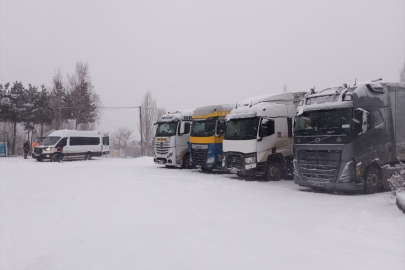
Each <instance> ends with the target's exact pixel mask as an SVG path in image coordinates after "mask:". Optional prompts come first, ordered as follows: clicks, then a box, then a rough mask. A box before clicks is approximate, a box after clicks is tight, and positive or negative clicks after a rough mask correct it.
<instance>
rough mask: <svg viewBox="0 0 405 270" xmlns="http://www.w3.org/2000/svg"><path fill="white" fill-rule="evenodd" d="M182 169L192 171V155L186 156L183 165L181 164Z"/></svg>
mask: <svg viewBox="0 0 405 270" xmlns="http://www.w3.org/2000/svg"><path fill="white" fill-rule="evenodd" d="M181 168H182V169H190V168H191V166H190V154H185V155H184V157H183V163H182V164H181Z"/></svg>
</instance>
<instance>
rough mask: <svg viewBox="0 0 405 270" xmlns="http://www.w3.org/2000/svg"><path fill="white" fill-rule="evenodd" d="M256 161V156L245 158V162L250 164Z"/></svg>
mask: <svg viewBox="0 0 405 270" xmlns="http://www.w3.org/2000/svg"><path fill="white" fill-rule="evenodd" d="M255 162H256V157H248V158H245V164H251V163H255Z"/></svg>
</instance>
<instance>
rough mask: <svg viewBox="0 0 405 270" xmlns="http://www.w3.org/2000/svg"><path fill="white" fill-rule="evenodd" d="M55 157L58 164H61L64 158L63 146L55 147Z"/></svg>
mask: <svg viewBox="0 0 405 270" xmlns="http://www.w3.org/2000/svg"><path fill="white" fill-rule="evenodd" d="M56 155H58V159H59V162H61V161H62V160H63V157H64V154H63V146H61V145H58V147H56Z"/></svg>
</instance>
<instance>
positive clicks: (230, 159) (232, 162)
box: [225, 154, 243, 170]
mask: <svg viewBox="0 0 405 270" xmlns="http://www.w3.org/2000/svg"><path fill="white" fill-rule="evenodd" d="M242 160H243V159H242V155H240V154H230V155H227V156H226V158H225V163H226V167H227V168H237V169H240V170H241V169H242Z"/></svg>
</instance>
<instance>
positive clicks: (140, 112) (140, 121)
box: [139, 106, 143, 156]
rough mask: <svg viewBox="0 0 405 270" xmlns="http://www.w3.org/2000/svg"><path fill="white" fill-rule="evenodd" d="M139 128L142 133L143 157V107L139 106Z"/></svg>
mask: <svg viewBox="0 0 405 270" xmlns="http://www.w3.org/2000/svg"><path fill="white" fill-rule="evenodd" d="M139 126H140V131H141V155H142V156H143V135H142V106H139Z"/></svg>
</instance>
